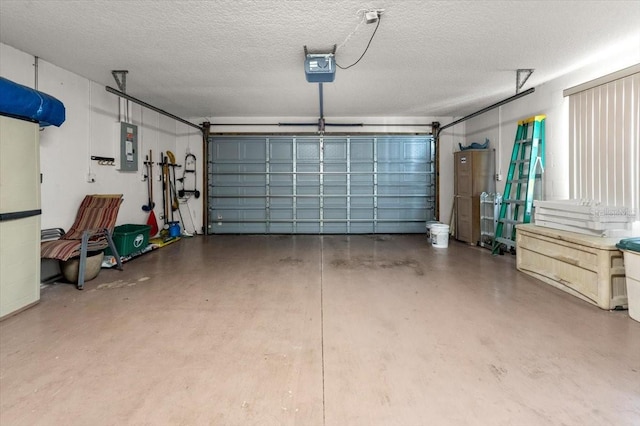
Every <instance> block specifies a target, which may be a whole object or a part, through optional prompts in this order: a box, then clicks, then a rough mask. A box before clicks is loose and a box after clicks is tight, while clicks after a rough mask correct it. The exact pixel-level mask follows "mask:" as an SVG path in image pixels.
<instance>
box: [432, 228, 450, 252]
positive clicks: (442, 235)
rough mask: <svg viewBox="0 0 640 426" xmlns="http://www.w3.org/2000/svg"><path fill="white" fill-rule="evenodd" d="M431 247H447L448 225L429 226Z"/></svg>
mask: <svg viewBox="0 0 640 426" xmlns="http://www.w3.org/2000/svg"><path fill="white" fill-rule="evenodd" d="M431 245H432V246H433V247H438V248H447V247H449V225H445V224H443V223H434V224H433V225H431Z"/></svg>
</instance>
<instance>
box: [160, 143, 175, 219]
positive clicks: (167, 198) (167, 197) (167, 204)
mask: <svg viewBox="0 0 640 426" xmlns="http://www.w3.org/2000/svg"><path fill="white" fill-rule="evenodd" d="M162 183H163V186H162V187H163V189H164V209H165V211H166V213H165V217H164V224H165V227H166V226H167V225H168V223H169V222H173V210H172V209H171V186H170V185H169V184H170V183H171V178H170V176H169V158H168V157H167V156H166V155H165V156H164V157H163V158H162ZM169 212H171V220H169Z"/></svg>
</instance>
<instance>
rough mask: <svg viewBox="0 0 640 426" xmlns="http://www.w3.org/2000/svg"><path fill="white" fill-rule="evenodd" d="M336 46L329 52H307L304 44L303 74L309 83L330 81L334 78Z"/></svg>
mask: <svg viewBox="0 0 640 426" xmlns="http://www.w3.org/2000/svg"><path fill="white" fill-rule="evenodd" d="M335 53H336V46H335V45H334V46H333V51H332V52H329V53H309V51H308V50H307V46H304V54H305V60H304V75H305V77H306V78H307V81H308V82H309V83H331V82H332V81H333V80H335V78H336V56H335Z"/></svg>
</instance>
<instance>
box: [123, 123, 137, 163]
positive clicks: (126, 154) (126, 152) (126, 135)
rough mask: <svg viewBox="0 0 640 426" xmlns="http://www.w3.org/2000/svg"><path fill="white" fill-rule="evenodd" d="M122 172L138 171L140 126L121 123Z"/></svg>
mask: <svg viewBox="0 0 640 426" xmlns="http://www.w3.org/2000/svg"><path fill="white" fill-rule="evenodd" d="M120 171H121V172H137V171H138V126H136V125H135V124H131V123H125V122H122V123H120Z"/></svg>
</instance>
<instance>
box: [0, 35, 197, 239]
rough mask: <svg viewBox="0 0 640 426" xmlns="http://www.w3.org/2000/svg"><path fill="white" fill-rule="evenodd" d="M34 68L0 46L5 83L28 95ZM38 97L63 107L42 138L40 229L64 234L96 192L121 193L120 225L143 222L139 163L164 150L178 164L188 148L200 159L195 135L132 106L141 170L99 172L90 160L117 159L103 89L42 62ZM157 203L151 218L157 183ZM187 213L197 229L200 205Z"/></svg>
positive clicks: (115, 123) (112, 99) (113, 100)
mask: <svg viewBox="0 0 640 426" xmlns="http://www.w3.org/2000/svg"><path fill="white" fill-rule="evenodd" d="M34 63H35V59H34V57H33V56H31V55H29V54H27V53H24V52H21V51H19V50H16V49H14V48H12V47H10V46H7V45H4V44H0V75H2V76H3V77H5V78H8V79H9V80H12V81H15V82H17V83H20V84H23V85H25V86H28V87H32V88H33V87H34V82H35V72H34ZM114 85H115V84H114ZM38 90H40V91H42V92H45V93H47V94H50V95H52V96H54V97H56V98H58V99H59V100H60V101H62V102H63V103H64V105H65V108H66V118H67V119H66V121H65V122H64V123H63V124H62V126H60V127H59V128H58V127H54V126H50V127H47V128H45V129H44V130H43V131H41V133H40V153H41V155H40V157H41V172H42V176H43V181H42V227H43V228H52V227H62V228H64V229H68V228H69V227H70V226H71V224H72V223H73V220H74V218H75V214H76V212H77V209H78V206H79V205H80V202H81V200H82V198H83V197H84V196H85V195H86V194H95V193H122V194H124V201H123V204H122V207H121V209H120V213H119V214H118V222H117V223H118V224H125V223H146V221H147V217H148V213H146V212H144V211H143V210H142V205H143V204H147V200H148V197H147V186H146V182H144V181H143V180H142V175H143V173H144V165H143V161H144V159H145V155H147V154H148V152H149V149H152V150H153V152H154V158H153V160H154V161H158V159H159V156H160V152H161V151H162V152H164V151H167V150H170V151H172V152H173V153H174V154H175V155H176V158H177V162H178V163H183V162H184V156H185V150H186V149H187V148H189V149H190V150H191V152H192V153H193V154H194V155H196V157H197V158H198V159H199V160H200V159H201V158H202V136H201V134H200V132H198V131H197V130H196V129H193V128H190V127H188V126H186V125H184V124H182V123H179V122H176V121H175V120H173V119H170V118H168V117H165V116H162V115H160V114H158V113H156V112H153V111H150V110H148V109H143V108H142V107H140V106H138V105H134V104H130V107H129V111H130V118H131V121H132V122H133V124H136V125H138V139H139V140H138V143H139V146H138V162H139V171H138V172H137V173H134V172H128V173H126V172H119V171H117V170H116V169H117V167H114V166H100V165H98V163H97V162H96V161H91V160H90V157H91V156H92V155H97V156H104V157H117V156H118V155H119V142H118V140H119V138H120V125H119V117H118V103H119V102H120V101H119V98H118V97H117V96H115V95H113V94H110V93H108V92H106V91H105V89H104V86H102V85H100V84H97V83H95V82H92V81H90V80H88V79H86V78H84V77H81V76H78V75H76V74H73V73H71V72H69V71H66V70H64V69H62V68H59V67H57V66H54V65H52V64H50V63H48V62H46V61H44V60H42V59H40V60H39V61H38ZM122 103H123V104H124V101H122ZM123 111H124V109H123ZM199 171H201V170H199ZM89 173H91V174H93V175H94V176H95V182H94V183H89V182H88V175H89ZM154 176H155V177H156V178H157V177H158V176H159V171H158V169H157V168H156V169H154ZM200 176H202V174H200ZM201 186H202V185H201V184H200V185H199V189H200V190H201V189H202V188H201ZM154 201H155V202H156V209H155V213H156V216H157V217H158V218H159V217H160V215H161V213H162V190H161V186H160V183H159V182H158V181H157V180H155V181H154ZM188 206H189V211H190V212H191V214H192V216H193V217H194V221H195V223H196V226H197V227H198V230H200V229H201V226H202V225H201V224H202V219H201V217H202V200H201V199H200V200H195V199H191V200H189V201H188ZM186 214H187V210H186V209H183V215H185V216H186ZM185 222H186V225H185V226H186V227H187V230H188V231H192V228H193V225H191V220H190V219H189V218H188V217H185Z"/></svg>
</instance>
